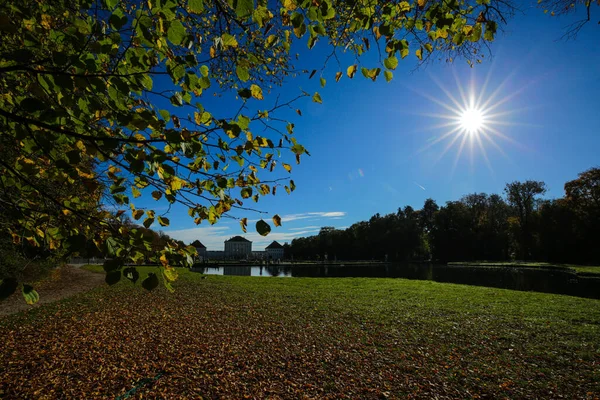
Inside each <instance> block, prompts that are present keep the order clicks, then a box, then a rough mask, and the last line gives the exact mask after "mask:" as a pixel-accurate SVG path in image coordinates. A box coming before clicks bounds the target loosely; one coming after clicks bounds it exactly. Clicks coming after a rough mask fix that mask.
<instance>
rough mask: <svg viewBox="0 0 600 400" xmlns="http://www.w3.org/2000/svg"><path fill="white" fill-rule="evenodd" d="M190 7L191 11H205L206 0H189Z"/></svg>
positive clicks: (199, 12)
mask: <svg viewBox="0 0 600 400" xmlns="http://www.w3.org/2000/svg"><path fill="white" fill-rule="evenodd" d="M188 7H189V9H190V11H191V12H193V13H194V14H201V13H202V12H203V11H204V1H203V0H189V1H188Z"/></svg>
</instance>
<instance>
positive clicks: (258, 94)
mask: <svg viewBox="0 0 600 400" xmlns="http://www.w3.org/2000/svg"><path fill="white" fill-rule="evenodd" d="M250 92H251V93H252V97H254V98H255V99H257V100H262V99H264V97H263V92H262V89H261V88H260V86H258V85H254V84H253V85H251V86H250Z"/></svg>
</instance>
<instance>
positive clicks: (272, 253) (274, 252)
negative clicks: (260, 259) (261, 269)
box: [265, 241, 283, 260]
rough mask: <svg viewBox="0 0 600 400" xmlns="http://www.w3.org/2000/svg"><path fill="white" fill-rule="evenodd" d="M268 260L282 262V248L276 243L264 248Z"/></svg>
mask: <svg viewBox="0 0 600 400" xmlns="http://www.w3.org/2000/svg"><path fill="white" fill-rule="evenodd" d="M265 251H266V252H267V257H268V259H269V260H283V246H282V245H281V244H279V243H278V242H276V241H273V242H272V243H271V244H270V245H268V246H267V247H265Z"/></svg>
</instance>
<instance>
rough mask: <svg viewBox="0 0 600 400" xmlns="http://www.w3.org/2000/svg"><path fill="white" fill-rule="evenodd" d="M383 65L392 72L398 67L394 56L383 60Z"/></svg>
mask: <svg viewBox="0 0 600 400" xmlns="http://www.w3.org/2000/svg"><path fill="white" fill-rule="evenodd" d="M383 65H385V67H386V68H387V69H391V70H394V69H396V67H397V66H398V59H397V58H396V57H395V56H391V57H388V58H386V59H385V60H383Z"/></svg>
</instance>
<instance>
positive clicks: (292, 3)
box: [283, 0, 298, 11]
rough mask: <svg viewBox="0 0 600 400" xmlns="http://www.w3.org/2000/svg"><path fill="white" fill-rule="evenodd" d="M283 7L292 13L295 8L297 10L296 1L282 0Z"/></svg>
mask: <svg viewBox="0 0 600 400" xmlns="http://www.w3.org/2000/svg"><path fill="white" fill-rule="evenodd" d="M283 6H284V7H285V8H286V9H287V10H289V11H294V10H295V9H296V8H298V4H296V0H283Z"/></svg>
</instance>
